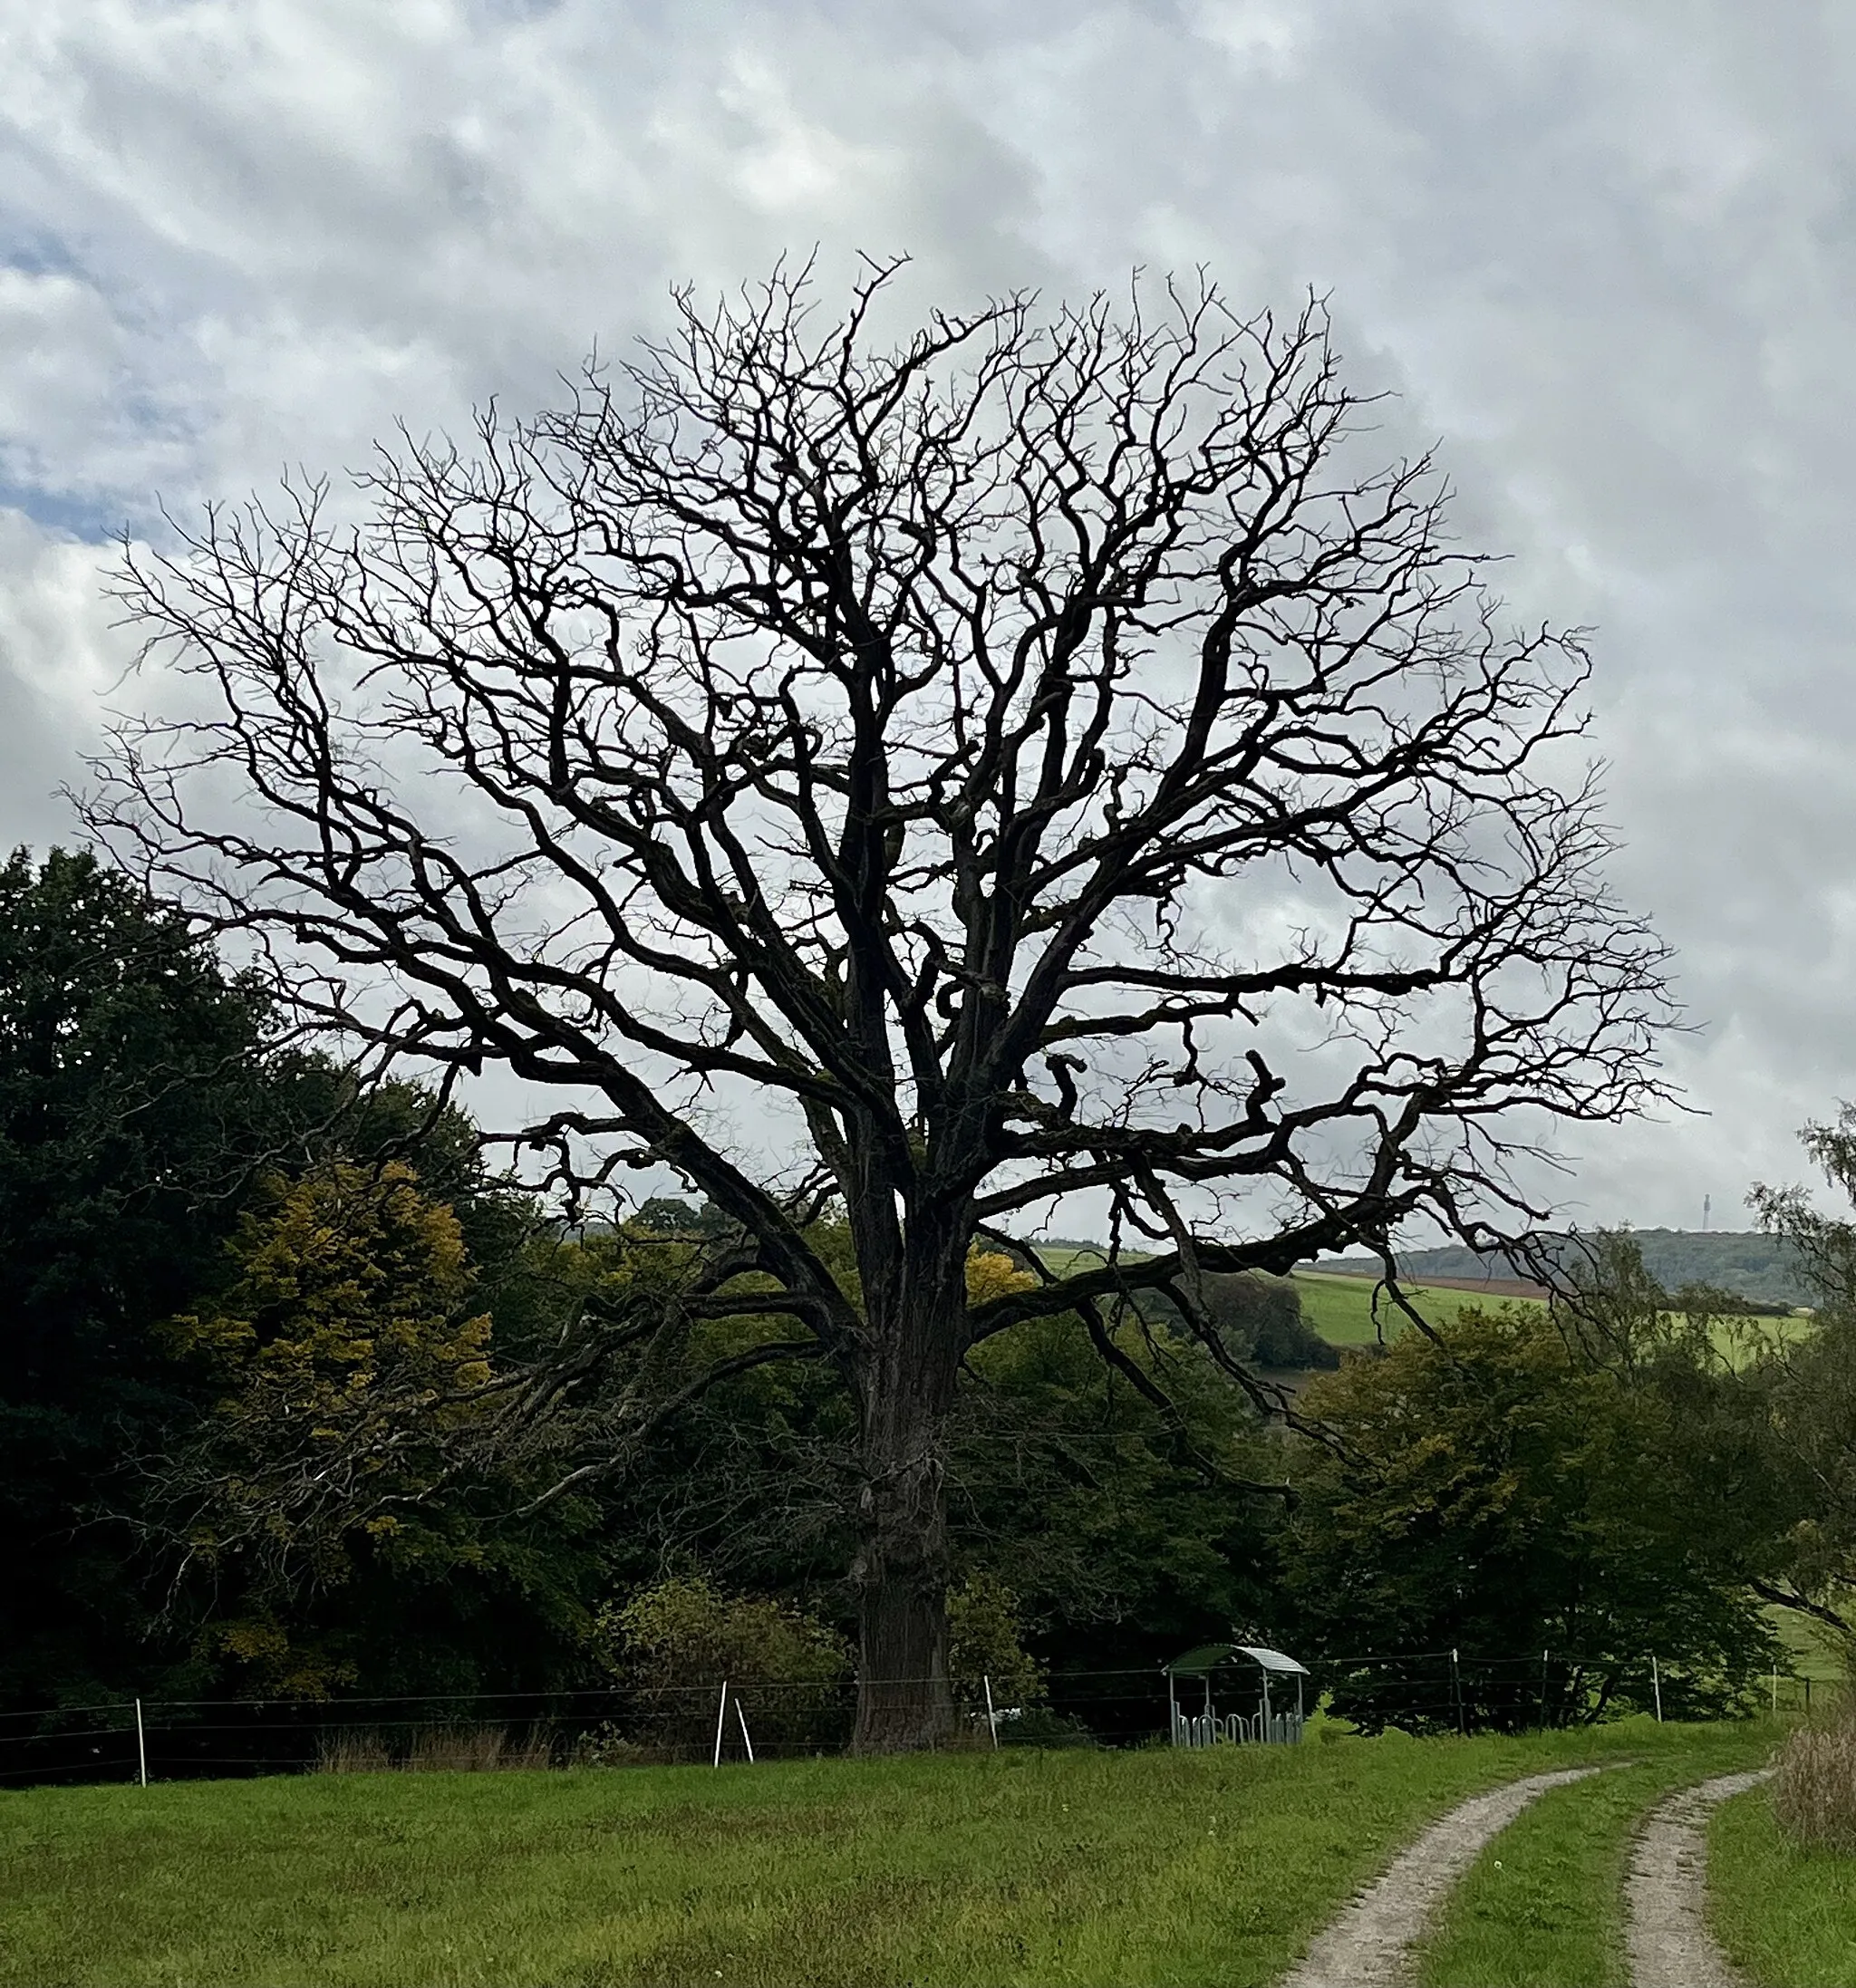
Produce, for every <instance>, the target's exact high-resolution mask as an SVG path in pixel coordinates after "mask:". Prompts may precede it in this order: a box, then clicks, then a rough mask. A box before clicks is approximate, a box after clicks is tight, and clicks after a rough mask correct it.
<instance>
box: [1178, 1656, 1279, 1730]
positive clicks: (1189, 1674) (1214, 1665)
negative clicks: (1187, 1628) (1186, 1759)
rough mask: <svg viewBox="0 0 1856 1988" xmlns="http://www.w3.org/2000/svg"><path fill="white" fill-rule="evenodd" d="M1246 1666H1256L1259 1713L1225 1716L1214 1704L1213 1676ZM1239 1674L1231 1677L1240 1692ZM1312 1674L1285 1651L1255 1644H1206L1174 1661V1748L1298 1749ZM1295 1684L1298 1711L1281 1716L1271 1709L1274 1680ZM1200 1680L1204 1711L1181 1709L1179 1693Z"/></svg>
mask: <svg viewBox="0 0 1856 1988" xmlns="http://www.w3.org/2000/svg"><path fill="white" fill-rule="evenodd" d="M1244 1660H1248V1661H1249V1662H1250V1663H1252V1664H1254V1665H1256V1666H1257V1671H1258V1674H1259V1675H1260V1677H1261V1695H1260V1697H1259V1699H1258V1703H1257V1710H1256V1711H1255V1713H1250V1714H1246V1713H1242V1712H1230V1713H1220V1712H1219V1710H1218V1708H1217V1707H1216V1705H1214V1704H1213V1701H1212V1677H1213V1672H1215V1671H1217V1670H1219V1669H1221V1668H1222V1667H1223V1666H1224V1665H1240V1664H1241V1663H1242V1662H1243V1661H1244ZM1308 1674H1309V1673H1308V1668H1307V1666H1306V1665H1301V1664H1298V1663H1297V1662H1296V1660H1295V1659H1294V1658H1293V1657H1292V1656H1284V1655H1283V1654H1282V1652H1281V1650H1267V1649H1264V1648H1262V1647H1261V1645H1256V1644H1251V1643H1202V1644H1201V1645H1199V1646H1198V1648H1197V1649H1195V1650H1188V1651H1187V1652H1186V1653H1185V1655H1184V1656H1175V1657H1174V1660H1173V1661H1172V1663H1170V1664H1169V1665H1167V1666H1166V1710H1167V1714H1168V1716H1167V1728H1168V1732H1169V1734H1170V1736H1171V1738H1172V1742H1173V1743H1174V1746H1215V1745H1217V1744H1218V1743H1219V1742H1221V1741H1223V1742H1232V1743H1235V1744H1238V1745H1245V1744H1248V1745H1252V1746H1293V1745H1294V1744H1295V1743H1296V1742H1298V1741H1299V1740H1300V1738H1301V1729H1302V1720H1303V1716H1304V1714H1303V1711H1302V1687H1301V1681H1302V1679H1303V1678H1305V1677H1306V1676H1307V1675H1308ZM1272 1677H1275V1678H1281V1679H1287V1678H1290V1677H1293V1678H1294V1679H1295V1710H1294V1711H1293V1712H1278V1711H1276V1710H1275V1709H1274V1708H1273V1707H1272V1706H1271V1703H1270V1680H1271V1678H1272ZM1194 1678H1196V1679H1197V1680H1198V1682H1199V1684H1200V1686H1201V1688H1202V1689H1203V1693H1204V1709H1203V1711H1200V1712H1187V1711H1184V1710H1183V1709H1182V1707H1181V1705H1180V1703H1179V1687H1180V1685H1181V1684H1182V1683H1189V1682H1190V1681H1192V1680H1193V1679H1194ZM1236 1682H1237V1674H1235V1673H1234V1674H1232V1687H1234V1686H1235V1684H1236Z"/></svg>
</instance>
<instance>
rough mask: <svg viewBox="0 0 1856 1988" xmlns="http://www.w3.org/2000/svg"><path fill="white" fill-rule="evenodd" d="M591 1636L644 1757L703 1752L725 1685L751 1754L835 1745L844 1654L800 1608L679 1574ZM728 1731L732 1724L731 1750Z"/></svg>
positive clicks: (603, 1621)
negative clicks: (625, 1695) (629, 1704)
mask: <svg viewBox="0 0 1856 1988" xmlns="http://www.w3.org/2000/svg"><path fill="white" fill-rule="evenodd" d="M595 1635H596V1636H597V1637H598V1639H599V1643H600V1654H601V1655H602V1657H603V1658H604V1662H605V1665H606V1667H607V1668H608V1669H609V1670H610V1671H611V1672H612V1674H613V1675H614V1677H615V1678H616V1679H617V1680H618V1682H619V1683H620V1684H621V1685H623V1687H625V1689H626V1690H627V1691H629V1693H630V1694H631V1695H632V1699H633V1708H634V1714H635V1716H634V1721H633V1723H634V1724H635V1725H636V1727H637V1731H636V1732H634V1733H633V1735H631V1737H632V1738H633V1740H634V1741H635V1742H638V1743H640V1744H642V1745H643V1746H645V1747H646V1748H648V1749H651V1750H652V1751H659V1750H662V1751H665V1752H672V1753H688V1752H706V1751H707V1749H708V1747H709V1745H710V1743H711V1741H712V1736H713V1734H714V1731H715V1717H716V1710H717V1704H718V1694H719V1693H720V1686H721V1685H722V1684H723V1683H724V1682H726V1683H727V1684H729V1685H730V1692H731V1695H732V1696H733V1697H734V1698H735V1700H736V1701H737V1702H738V1703H740V1704H741V1705H742V1706H743V1708H744V1712H745V1716H746V1717H747V1719H748V1720H749V1723H750V1724H751V1727H752V1730H753V1734H754V1743H755V1745H756V1746H757V1747H760V1746H784V1747H787V1748H788V1749H793V1748H801V1747H810V1746H818V1745H823V1744H830V1743H836V1741H837V1740H838V1739H839V1738H840V1737H841V1736H842V1735H841V1733H840V1732H839V1731H838V1727H839V1725H840V1724H841V1723H842V1719H843V1713H844V1709H845V1694H844V1692H843V1690H842V1688H841V1687H842V1685H843V1684H844V1681H845V1679H846V1676H847V1675H848V1674H849V1672H850V1667H851V1655H850V1650H849V1647H848V1646H847V1645H846V1642H845V1640H844V1638H843V1637H842V1636H839V1635H838V1634H837V1632H836V1630H835V1629H833V1628H831V1627H830V1626H828V1625H827V1624H826V1623H823V1622H820V1621H819V1620H818V1619H817V1617H816V1616H809V1615H807V1614H805V1613H804V1612H803V1611H802V1610H800V1609H797V1608H792V1607H786V1606H784V1605H782V1604H781V1603H779V1602H777V1601H770V1600H767V1599H765V1598H762V1597H757V1596H751V1595H730V1594H725V1593H723V1592H722V1591H721V1590H720V1588H715V1587H713V1586H711V1584H710V1582H709V1581H707V1580H706V1579H704V1578H702V1577H701V1575H681V1576H679V1577H677V1578H674V1579H672V1580H667V1581H662V1582H660V1583H659V1584H658V1586H656V1587H655V1588H645V1589H644V1590H643V1592H642V1593H640V1594H637V1595H634V1596H633V1597H632V1598H631V1600H629V1601H627V1602H625V1603H623V1604H622V1605H620V1606H617V1607H607V1608H604V1609H602V1610H601V1611H600V1613H599V1616H598V1617H597V1620H596V1623H595ZM734 1724H735V1722H734V1719H733V1717H732V1715H731V1716H730V1722H729V1725H730V1731H729V1732H727V1733H726V1734H725V1740H726V1742H727V1743H728V1744H730V1745H732V1744H733V1743H734V1742H735V1738H736V1733H735V1732H734V1730H733V1728H734Z"/></svg>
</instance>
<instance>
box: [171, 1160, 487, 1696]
mask: <svg viewBox="0 0 1856 1988" xmlns="http://www.w3.org/2000/svg"><path fill="white" fill-rule="evenodd" d="M233 1248H234V1250H235V1253H236V1255H237V1261H238V1267H239V1268H238V1275H237V1278H236V1279H235V1280H234V1281H233V1282H232V1283H231V1285H230V1286H229V1287H228V1288H227V1289H226V1290H225V1291H224V1292H223V1293H222V1294H221V1295H220V1296H218V1298H216V1299H215V1300H214V1301H213V1303H212V1304H211V1305H210V1306H209V1307H208V1308H202V1309H201V1310H200V1311H198V1312H195V1313H189V1314H187V1315H185V1316H183V1317H178V1318H175V1319H173V1320H171V1321H170V1322H169V1326H168V1327H167V1328H166V1335H165V1337H166V1339H167V1343H168V1346H169V1350H170V1351H171V1352H172V1353H173V1354H175V1355H176V1356H179V1357H181V1358H183V1359H187V1360H189V1361H194V1362H198V1363H201V1364H203V1365H204V1366H206V1367H207V1369H208V1371H209V1372H210V1373H211V1374H213V1375H215V1376H216V1378H217V1380H218V1385H220V1387H221V1389H222V1393H221V1394H220V1397H219V1400H218V1404H217V1406H216V1408H215V1411H214V1413H213V1414H212V1415H211V1416H210V1417H209V1418H208V1426H207V1429H206V1432H205V1433H204V1435H203V1436H202V1438H201V1439H200V1441H199V1442H198V1443H196V1444H195V1445H194V1447H193V1448H192V1449H191V1450H190V1451H189V1452H188V1453H187V1454H186V1455H184V1456H183V1457H180V1458H179V1459H177V1460H175V1465H174V1468H173V1471H172V1472H171V1475H170V1478H169V1488H168V1496H169V1510H170V1512H171V1513H172V1515H173V1517H174V1520H175V1523H176V1525H177V1528H178V1530H179V1531H180V1533H181V1535H182V1537H183V1539H184V1544H185V1549H186V1555H187V1558H188V1559H189V1560H191V1561H195V1562H198V1561H200V1560H204V1561H206V1562H208V1563H210V1564H211V1565H212V1566H213V1567H214V1568H216V1569H218V1570H219V1571H220V1572H221V1573H222V1574H223V1573H224V1572H225V1571H226V1570H227V1569H228V1568H230V1567H233V1566H238V1567H241V1568H243V1569H244V1571H245V1573H246V1574H247V1578H248V1579H249V1580H250V1583H251V1588H250V1598H251V1603H252V1607H253V1609H254V1611H255V1612H254V1613H253V1614H251V1615H249V1616H244V1617H238V1618H234V1619H229V1620H222V1621H220V1622H219V1623H218V1625H217V1626H216V1628H215V1631H214V1636H215V1639H216V1641H218V1644H219V1645H221V1646H222V1647H223V1648H225V1649H226V1650H227V1652H229V1653H230V1654H233V1655H237V1656H240V1657H242V1658H244V1659H245V1660H246V1661H247V1662H248V1663H250V1664H252V1665H256V1666H257V1667H258V1668H259V1669H260V1670H262V1671H263V1672H265V1673H266V1675H267V1677H268V1681H269V1682H270V1683H271V1684H272V1685H273V1686H275V1687H277V1688H282V1687H284V1686H285V1685H287V1686H288V1687H289V1688H290V1689H292V1690H298V1691H305V1692H311V1693H314V1691H316V1690H318V1689H324V1688H326V1686H327V1685H328V1684H331V1683H334V1682H340V1677H339V1674H333V1675H332V1674H324V1672H325V1667H324V1668H318V1666H317V1665H314V1663H311V1664H310V1665H308V1667H307V1668H305V1667H304V1663H302V1662H300V1661H299V1653H296V1652H295V1651H294V1650H293V1648H292V1646H291V1639H290V1637H289V1636H287V1635H286V1634H285V1632H284V1631H283V1629H282V1628H281V1627H280V1626H279V1625H278V1623H277V1620H276V1616H275V1610H274V1608H273V1607H271V1606H270V1604H271V1602H272V1601H274V1600H275V1596H276V1593H277V1591H278V1590H279V1589H280V1588H285V1587H291V1586H297V1585H300V1584H302V1583H303V1582H304V1580H305V1578H306V1579H307V1581H308V1582H309V1583H310V1584H311V1585H314V1584H334V1583H338V1582H340V1581H343V1580H344V1579H345V1578H348V1576H349V1574H350V1573H351V1571H352V1568H353V1556H354V1555H355V1553H356V1552H357V1550H361V1549H363V1546H365V1549H369V1550H374V1551H389V1552H392V1551H399V1552H402V1553H405V1554H408V1555H411V1556H416V1555H418V1554H419V1553H420V1552H421V1551H425V1550H430V1549H431V1548H432V1546H433V1544H434V1542H433V1541H432V1539H430V1536H428V1535H427V1534H426V1533H425V1532H424V1531H423V1530H422V1529H420V1528H418V1527H417V1526H415V1525H414V1524H413V1523H412V1521H413V1520H414V1517H415V1515H417V1514H418V1513H419V1512H420V1509H421V1508H423V1507H425V1506H427V1505H429V1504H430V1501H432V1499H433V1498H434V1496H435V1494H436V1493H437V1492H438V1491H439V1490H440V1487H441V1486H442V1485H443V1483H444V1482H445V1481H446V1479H447V1477H448V1474H449V1470H450V1468H451V1467H450V1466H449V1465H448V1464H447V1462H446V1461H445V1459H444V1456H443V1450H444V1445H445V1442H446V1439H447V1437H448V1436H449V1434H450V1433H452V1432H453V1431H455V1429H456V1428H457V1426H458V1424H459V1422H460V1421H461V1420H463V1419H464V1418H466V1417H468V1416H469V1415H471V1414H476V1413H478V1408H477V1407H476V1406H475V1405H474V1404H473V1397H475V1398H477V1399H480V1391H481V1390H482V1388H483V1385H484V1384H485V1382H486V1381H488V1378H489V1371H490V1370H489V1361H488V1349H489V1329H490V1327H489V1319H488V1316H487V1315H486V1314H481V1313H476V1314H473V1313H472V1312H471V1311H470V1310H469V1298H470V1296H471V1287H472V1283H473V1273H472V1270H471V1267H470V1264H469V1258H468V1255H467V1252H466V1250H465V1247H464V1241H463V1238H462V1236H461V1235H460V1233H459V1227H458V1223H457V1221H456V1218H455V1217H454V1216H453V1215H452V1213H451V1211H450V1210H449V1208H447V1207H445V1206H444V1205H442V1204H441V1203H439V1202H436V1201H431V1200H430V1199H429V1198H428V1197H427V1196H426V1195H425V1194H423V1193H422V1192H420V1187H419V1183H418V1181H417V1179H416V1178H415V1176H414V1174H413V1173H412V1170H411V1168H410V1167H408V1166H406V1165H404V1164H403V1163H397V1162H396V1163H388V1164H386V1165H383V1166H380V1167H362V1166H356V1165H353V1164H349V1163H334V1164H332V1165H329V1166H327V1167H324V1168H322V1169H320V1170H318V1171H317V1172H316V1173H313V1174H311V1175H309V1176H307V1177H305V1178H304V1179H301V1180H297V1181H285V1180H283V1179H274V1180H272V1181H269V1182H266V1183H265V1185H264V1186H263V1187H262V1189H261V1190H260V1191H259V1192H258V1194H257V1196H256V1200H255V1203H254V1206H253V1209H252V1211H250V1212H249V1213H247V1216H246V1217H245V1219H244V1221H242V1222H241V1224H240V1228H239V1231H238V1234H237V1240H236V1241H235V1243H234V1245H233ZM444 1550H445V1551H447V1552H448V1553H454V1552H455V1551H456V1550H457V1546H456V1543H455V1542H452V1541H448V1542H447V1543H446V1545H445V1548H444Z"/></svg>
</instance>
